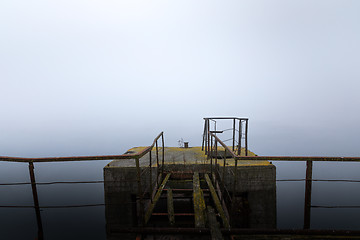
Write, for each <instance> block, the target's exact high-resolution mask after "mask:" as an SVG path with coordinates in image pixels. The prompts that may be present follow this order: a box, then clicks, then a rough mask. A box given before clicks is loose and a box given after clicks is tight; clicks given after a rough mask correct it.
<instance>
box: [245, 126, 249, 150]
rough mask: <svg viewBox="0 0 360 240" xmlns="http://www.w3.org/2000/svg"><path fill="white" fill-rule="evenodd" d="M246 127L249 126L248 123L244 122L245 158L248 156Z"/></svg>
mask: <svg viewBox="0 0 360 240" xmlns="http://www.w3.org/2000/svg"><path fill="white" fill-rule="evenodd" d="M248 126H249V121H248V120H246V121H245V156H247V155H248Z"/></svg>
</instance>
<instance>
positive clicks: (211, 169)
mask: <svg viewBox="0 0 360 240" xmlns="http://www.w3.org/2000/svg"><path fill="white" fill-rule="evenodd" d="M210 145H211V151H210V173H211V176H212V173H213V136H212V135H211V144H210Z"/></svg>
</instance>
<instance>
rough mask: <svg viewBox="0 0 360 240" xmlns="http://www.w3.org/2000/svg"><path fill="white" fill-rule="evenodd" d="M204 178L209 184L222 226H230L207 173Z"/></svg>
mask: <svg viewBox="0 0 360 240" xmlns="http://www.w3.org/2000/svg"><path fill="white" fill-rule="evenodd" d="M205 180H206V182H207V184H208V186H209V189H210V193H211V196H212V199H213V200H214V204H215V207H216V210H217V211H218V213H219V214H220V217H221V220H222V223H223V226H224V228H230V224H229V221H228V219H227V217H226V215H225V212H224V210H223V208H222V206H221V203H220V199H219V197H218V196H217V194H216V192H215V188H214V186H213V184H212V182H211V180H210V177H209V175H208V174H205Z"/></svg>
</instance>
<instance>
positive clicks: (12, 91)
mask: <svg viewBox="0 0 360 240" xmlns="http://www.w3.org/2000/svg"><path fill="white" fill-rule="evenodd" d="M359 11H360V3H359V2H358V1H346V2H344V1H337V0H331V1H329V0H322V1H316V2H313V1H282V0H276V1H256V2H254V1H226V2H224V1H196V2H193V1H181V2H166V1H121V2H118V1H106V2H104V1H92V2H89V1H76V2H74V1H67V0H65V1H61V2H56V1H55V2H46V1H41V0H36V1H31V2H28V1H22V0H19V1H3V2H1V3H0V30H1V38H0V85H1V90H2V91H1V94H0V102H1V104H0V113H1V117H0V156H14V157H16V156H17V157H52V156H59V157H60V156H86V155H113V154H122V153H124V152H125V151H126V150H128V149H130V148H132V147H134V146H148V145H150V144H151V143H152V141H153V139H154V137H155V136H157V135H158V134H159V133H160V132H161V131H164V133H165V145H166V146H178V140H180V139H183V140H184V141H188V142H189V145H190V146H200V145H201V140H202V134H203V117H212V116H237V117H248V118H249V149H250V150H251V151H253V152H255V153H256V154H258V155H263V156H266V155H270V156H271V155H275V156H276V155H279V156H281V155H283V156H284V155H289V156H297V155H300V156H360V150H359V147H358V143H359V139H358V138H359V136H360V128H359V127H358V123H359V122H360V114H359V111H358V108H359V105H360V97H359V94H358V93H359V89H360V81H359V78H360V68H359V67H358V65H359V56H360V45H359V44H358V43H359V42H360V29H359V27H358V24H359V22H360V15H359V14H358V13H359ZM218 127H219V129H220V128H222V127H223V128H228V126H225V125H224V126H220V125H219V126H218ZM223 137H224V139H226V138H227V137H226V133H224V135H223ZM107 163H108V161H93V162H71V163H36V164H35V175H36V181H37V182H49V181H90V180H103V170H102V169H103V167H104V166H105V165H106V164H107ZM273 164H275V166H276V167H277V179H293V178H300V179H303V178H305V168H306V167H305V163H302V162H292V163H285V162H273ZM359 168H360V165H359V166H358V164H357V163H314V168H313V178H314V179H359V175H358V172H359V170H360V169H359ZM29 181H30V180H29V170H28V165H27V164H23V163H9V162H0V183H13V182H29ZM359 187H360V184H359V183H343V182H313V197H312V201H313V205H327V204H329V205H354V206H358V205H360V199H359V198H360V197H359V196H360V195H359V194H357V193H359V192H360V191H359ZM38 194H39V201H40V205H43V206H47V205H67V204H87V203H103V202H104V189H103V184H101V183H99V184H98V183H97V184H74V185H70V184H56V185H55V184H54V185H38ZM0 196H1V197H0V205H32V204H33V199H32V193H31V187H30V185H18V186H0ZM303 207H304V182H277V225H278V228H302V224H303ZM359 211H360V210H359V209H358V208H354V209H322V208H313V209H312V210H311V213H312V217H311V227H312V228H314V229H315V228H323V229H327V228H329V229H330V228H335V229H357V230H360V226H359V224H358V223H359V222H360V221H359V216H360V212H359ZM104 212H105V210H104V207H103V206H98V207H89V208H81V209H75V208H71V209H42V211H41V214H42V218H43V225H44V234H45V238H46V239H64V238H67V239H81V238H87V239H105V237H106V234H105V213H104ZM0 226H2V227H1V237H2V238H4V239H25V238H26V239H28V238H30V239H31V238H34V237H35V236H36V218H35V213H34V209H31V208H21V209H17V208H0ZM19 229H21V231H20V230H19ZM65 229H66V230H65Z"/></svg>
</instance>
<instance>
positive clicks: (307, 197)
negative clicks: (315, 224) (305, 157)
mask: <svg viewBox="0 0 360 240" xmlns="http://www.w3.org/2000/svg"><path fill="white" fill-rule="evenodd" d="M312 167H313V162H312V161H307V162H306V184H305V203H304V229H309V228H310V219H311V184H312Z"/></svg>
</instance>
